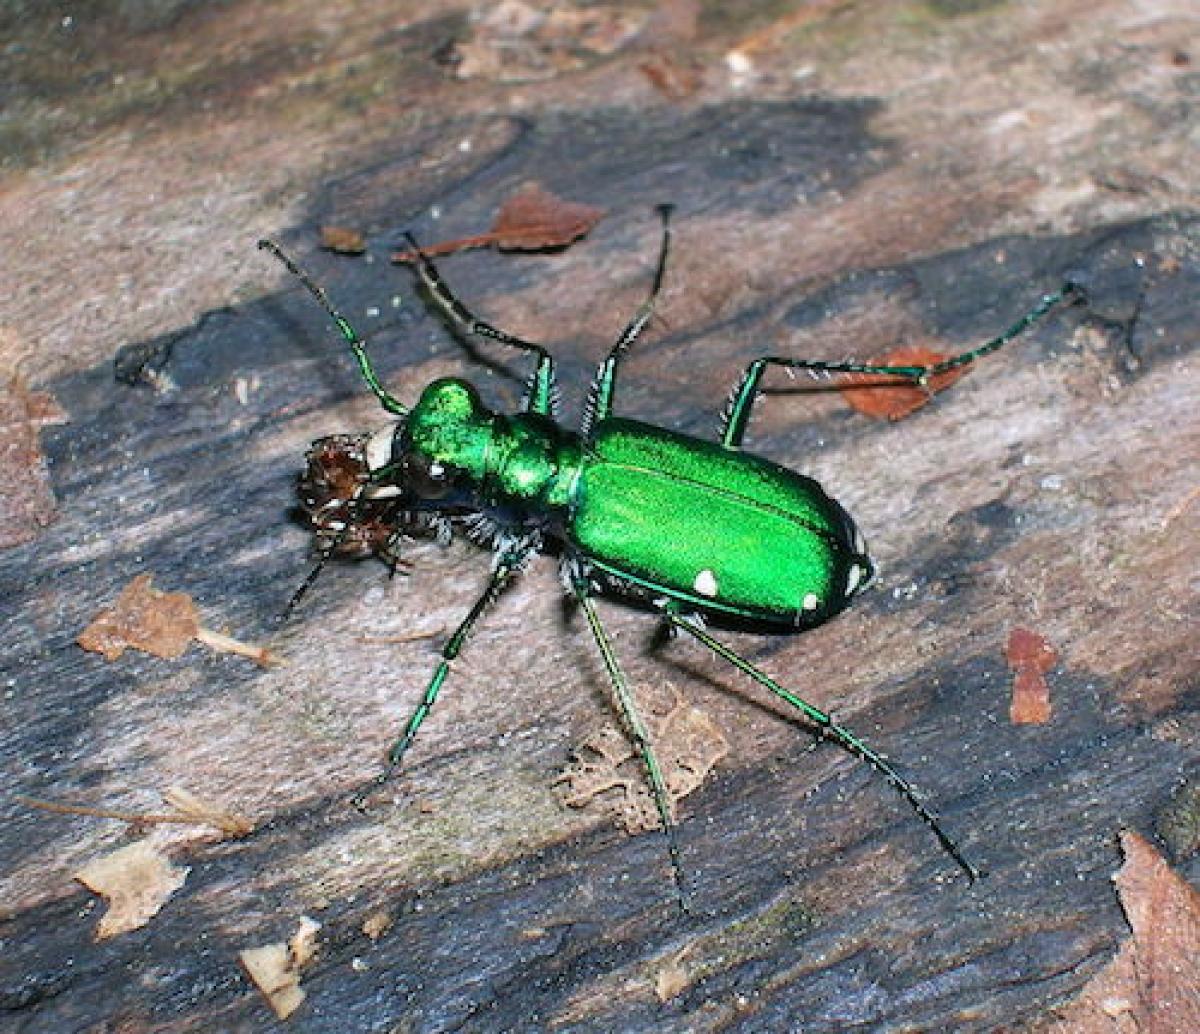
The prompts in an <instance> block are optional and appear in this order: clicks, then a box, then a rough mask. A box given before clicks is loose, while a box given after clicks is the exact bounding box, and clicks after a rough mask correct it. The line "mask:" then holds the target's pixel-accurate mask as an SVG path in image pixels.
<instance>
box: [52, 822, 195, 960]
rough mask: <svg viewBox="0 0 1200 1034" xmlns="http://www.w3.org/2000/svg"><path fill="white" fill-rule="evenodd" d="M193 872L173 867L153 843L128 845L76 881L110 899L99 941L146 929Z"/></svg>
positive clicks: (90, 865)
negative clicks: (141, 928) (142, 928)
mask: <svg viewBox="0 0 1200 1034" xmlns="http://www.w3.org/2000/svg"><path fill="white" fill-rule="evenodd" d="M189 871H190V870H188V869H187V868H186V867H184V866H178V865H174V864H172V862H171V860H170V859H169V858H168V857H167V856H166V855H164V854H163V853H162V852H161V851H160V850H159V849H158V848H157V847H154V846H153V845H152V844H151V843H150V841H149V840H138V841H136V842H134V843H132V844H127V845H126V846H125V847H122V848H121V849H120V850H117V851H113V852H112V854H107V855H104V856H103V857H102V858H97V859H96V860H95V861H94V862H89V863H88V864H87V865H86V866H84V867H83V868H82V869H81V870H80V871H79V872H77V873H76V874H75V879H76V880H78V881H79V882H80V883H82V884H83V885H84V886H85V887H87V888H88V890H90V891H92V892H94V893H96V894H99V895H100V896H101V897H103V898H106V899H107V900H108V911H107V912H105V913H104V915H103V916H101V918H100V923H99V925H98V926H97V927H96V940H98V941H102V940H105V939H106V938H108V937H115V936H116V935H117V934H119V933H127V932H128V931H130V930H136V929H137V928H138V927H140V926H145V925H146V923H147V922H149V921H150V919H151V917H152V916H154V915H155V914H156V913H157V912H158V910H159V909H160V908H162V907H163V905H165V904H166V902H167V899H168V898H169V897H170V896H171V895H172V894H174V893H175V891H177V890H178V889H179V888H180V887H182V886H183V883H184V880H186V879H187V875H188V872H189Z"/></svg>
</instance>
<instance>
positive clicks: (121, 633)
mask: <svg viewBox="0 0 1200 1034" xmlns="http://www.w3.org/2000/svg"><path fill="white" fill-rule="evenodd" d="M152 577H153V576H151V575H148V574H140V575H138V576H137V577H136V578H135V579H134V580H133V581H132V582H130V583H129V584H128V585H127V586H125V588H124V589H122V590H121V595H120V596H118V597H117V602H116V604H115V605H114V606H113V607H112V608H111V609H109V610H102V611H101V612H100V613H99V614H98V615H97V616H96V619H95V620H94V621H93V622H92V623H91V624H90V625H88V627H87V628H85V629H84V630H83V631H82V632H81V633H80V634H79V638H78V639H77V640H76V641H77V642H78V643H79V645H80V646H82V647H83V648H84V649H85V650H91V651H92V652H93V653H100V654H103V655H104V659H105V660H106V661H115V660H118V659H119V658H120V657H121V655H122V654H124V653H125V651H126V650H127V649H129V648H131V647H132V648H133V649H135V650H142V651H144V652H145V653H149V654H153V655H154V656H155V657H163V658H167V659H171V660H173V659H174V658H176V657H182V656H183V653H184V651H185V650H187V648H188V644H189V643H191V641H192V640H193V639H195V638H196V633H197V632H198V631H200V621H199V617H198V615H197V612H196V605H195V604H194V603H193V602H192V598H191V597H190V596H188V595H187V594H186V593H182V592H160V591H159V590H158V589H155V588H153V586H151V584H150V583H151V581H152Z"/></svg>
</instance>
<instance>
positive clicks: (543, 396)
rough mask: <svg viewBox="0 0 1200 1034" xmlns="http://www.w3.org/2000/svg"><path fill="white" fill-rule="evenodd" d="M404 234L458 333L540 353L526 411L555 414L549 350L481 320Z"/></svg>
mask: <svg viewBox="0 0 1200 1034" xmlns="http://www.w3.org/2000/svg"><path fill="white" fill-rule="evenodd" d="M404 236H405V238H406V239H407V240H408V243H409V244H410V245H412V250H413V253H414V254H415V255H416V256H417V275H418V276H419V277H420V278H421V283H423V284H424V285H425V289H426V290H427V291H428V292H429V296H430V297H431V298H432V299H433V300H434V301H435V302H437V304H438V307H439V308H440V309H441V310H442V311H443V312H444V313H445V314H446V316H447V318H448V319H449V320H450V321H451V322H452V323H453V324H454V326H455V327H457V328H458V331H459V333H461V334H464V335H467V336H470V335H472V334H473V335H475V336H477V337H484V338H487V339H488V340H489V341H495V342H497V343H499V344H501V345H508V346H509V347H510V348H516V349H519V350H520V351H522V352H527V353H530V354H531V355H535V356H537V365H536V366H535V367H534V371H533V377H532V378H531V379H530V382H529V396H528V398H527V399H526V400H525V411H526V412H527V413H538V414H540V415H541V416H552V415H553V413H552V410H553V408H554V359H553V358H552V357H551V355H550V353H549V352H547V351H546V350H545V349H544V348H543V347H542V346H541V345H538V344H535V343H534V342H532V341H526V340H525V339H524V338H519V337H517V336H516V335H514V334H510V333H508V332H507V331H505V330H500V329H498V328H497V327H493V326H492V325H491V324H490V323H487V322H485V321H484V320H481V319H480V318H479V317H478V316H476V315H475V314H474V313H473V312H471V310H470V309H468V308H467V307H466V306H465V305H463V303H462V302H460V301H459V300H458V299H457V298H456V297H455V296H454V293H453V292H452V291H451V290H450V288H449V287H447V286H446V282H445V281H444V280H443V279H442V276H441V274H440V273H439V272H438V270H437V266H435V265H434V264H433V260H432V259H431V258H430V257H429V256H428V255H426V254H425V253H424V252H423V251H422V250H421V246H420V245H419V244H417V240H416V238H415V237H413V235H412V234H411V233H406V234H405V235H404Z"/></svg>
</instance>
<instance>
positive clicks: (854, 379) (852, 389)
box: [837, 345, 966, 420]
mask: <svg viewBox="0 0 1200 1034" xmlns="http://www.w3.org/2000/svg"><path fill="white" fill-rule="evenodd" d="M946 358H947V356H945V355H943V354H942V353H941V352H934V351H932V350H931V349H928V348H925V347H924V346H923V345H906V346H904V347H903V348H897V349H894V350H893V351H891V352H888V354H887V355H885V356H882V357H881V358H879V359H872V360H871V361H870V362H871V365H874V366H931V365H933V364H934V363H940V362H941V361H942V360H943V359H946ZM964 373H966V367H961V368H960V369H957V370H948V371H947V372H946V373H940V374H938V375H937V376H936V377H931V378H930V379H929V383H928V384H925V385H914V384H913V383H912V381H909V380H905V379H904V378H902V377H884V376H880V375H877V374H869V373H846V374H841V375H840V376H839V377H838V379H837V385H838V387H839V388H840V389H841V391H842V395H843V396H844V397H845V399H846V401H847V402H848V403H849V404H850V405H851V406H852V407H853V408H854V409H857V410H858V411H859V412H860V413H862V414H864V415H865V416H869V417H874V418H875V419H877V420H885V419H886V420H903V419H904V418H905V417H906V416H908V415H909V414H910V413H915V412H916V411H917V410H918V409H920V408H921V407H922V406H924V405H926V404H928V402H929V401H930V399H932V398H933V396H934V395H936V394H937V393H938V392H939V391H945V390H946V389H947V388H948V387H950V385H951V384H953V383H954V382H955V381H956V380H958V379H959V378H960V377H961V376H962V375H963V374H964Z"/></svg>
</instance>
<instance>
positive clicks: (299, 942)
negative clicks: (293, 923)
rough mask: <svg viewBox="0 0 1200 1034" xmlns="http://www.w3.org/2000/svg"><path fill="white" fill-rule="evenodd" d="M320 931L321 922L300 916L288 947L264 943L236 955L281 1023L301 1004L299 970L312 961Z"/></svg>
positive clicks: (301, 990)
mask: <svg viewBox="0 0 1200 1034" xmlns="http://www.w3.org/2000/svg"><path fill="white" fill-rule="evenodd" d="M320 929H321V924H320V923H318V922H316V921H314V920H312V919H309V918H308V916H301V917H300V925H299V928H298V929H297V930H296V932H295V933H294V934H293V935H292V939H291V940H290V941H289V942H288V943H287V944H283V943H275V944H264V945H262V946H261V947H259V948H246V949H245V950H243V951H240V952H238V958H239V959H240V960H241V963H242V965H243V966H244V967H245V968H246V972H247V973H248V974H249V975H250V979H251V980H253V981H254V984H255V986H256V987H257V988H258V989H259V990H260V991H261V992H262V993H263V995H264V997H265V998H266V999H267V1002H268V1003H269V1004H270V1006H271V1008H272V1009H273V1010H274V1012H275V1015H276V1016H278V1017H279V1019H281V1020H286V1019H287V1018H288V1017H289V1016H291V1015H292V1013H294V1012H295V1011H296V1010H297V1009H298V1008H300V1004H301V1003H302V1002H303V1001H304V989H303V988H302V987H301V986H300V970H301V969H303V968H304V967H305V966H306V965H307V964H308V963H309V962H310V961H312V958H313V956H314V954H315V952H316V935H317V931H318V930H320Z"/></svg>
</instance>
